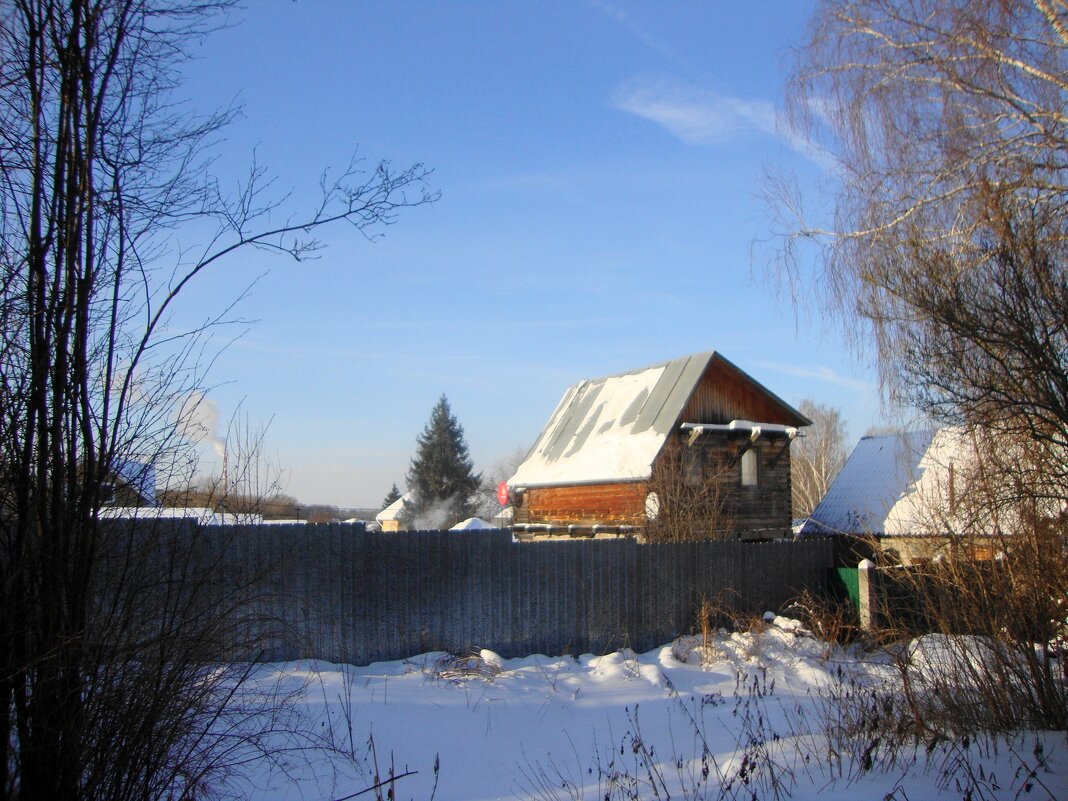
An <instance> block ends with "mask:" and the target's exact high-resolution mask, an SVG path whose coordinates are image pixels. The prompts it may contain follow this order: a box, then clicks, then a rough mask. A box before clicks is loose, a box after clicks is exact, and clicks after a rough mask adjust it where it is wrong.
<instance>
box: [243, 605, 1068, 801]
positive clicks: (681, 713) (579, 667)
mask: <svg viewBox="0 0 1068 801" xmlns="http://www.w3.org/2000/svg"><path fill="white" fill-rule="evenodd" d="M698 645H699V641H698V640H697V639H696V638H689V639H684V640H680V641H678V642H676V643H674V644H672V645H667V646H664V647H663V648H660V649H657V650H654V651H650V652H649V653H646V654H638V655H636V654H633V653H631V652H629V651H621V652H617V653H611V654H607V655H604V656H591V655H583V656H580V657H578V658H577V659H576V658H572V657H569V656H568V657H545V656H530V657H526V658H522V659H508V660H504V659H501V658H500V657H498V656H497V655H495V654H493V653H491V652H488V651H483V652H482V654H481V658H479V659H469V660H459V659H450V658H448V656H447V655H443V654H440V653H437V654H433V653H432V654H425V655H422V656H419V657H416V658H413V659H408V660H404V661H399V662H388V663H378V664H373V665H370V666H367V667H352V666H342V665H333V664H327V663H321V662H316V663H310V662H292V663H286V664H278V665H268V666H264V667H263V668H261V669H260V671H259V673H258V674H257V680H258V681H260V682H262V683H263V684H264V685H265V686H267V685H274V684H278V685H280V686H282V687H288V688H293V687H300V688H301V692H300V694H299V698H300V700H299V702H298V703H299V706H300V708H301V711H302V712H303V713H304V714H305V715H306V722H308V723H311V724H312V726H313V727H314V728H316V729H317V730H318V731H320V732H332V733H333V736H334V739H335V742H336V743H337V744H338V745H339V746H341V748H342V749H343V750H349V751H351V752H352V753H353V754H354V755H355V756H357V757H358V758H359V760H360V762H361V763H362V767H360V768H358V769H355V768H353V767H352V765H348V766H347V765H346V764H345V762H344V760H342V759H340V758H339V757H337V756H335V757H329V756H327V755H325V754H315V755H311V756H308V757H306V758H301V759H298V760H291V761H289V762H287V763H286V764H285V765H281V766H278V765H276V766H274V767H273V768H269V767H268V766H266V765H265V764H263V763H258V765H257V766H256V767H249V768H245V769H244V770H245V777H244V779H243V781H242V782H241V783H240V785H239V792H240V793H241V794H242V795H249V796H250V797H253V798H256V799H261V800H262V801H268V800H269V799H270V800H274V799H279V800H281V799H286V800H287V801H288V800H290V799H308V800H309V801H310V799H340V798H344V797H346V796H350V795H351V794H353V793H356V792H358V791H359V790H361V789H364V788H366V787H368V786H369V785H370V784H371V783H372V781H373V780H372V774H373V770H372V769H371V767H370V766H371V765H372V764H373V762H374V761H377V764H378V768H379V772H380V774H381V775H383V776H384V775H385V774H386V773H387V771H388V769H389V765H390V764H391V762H392V765H393V770H394V772H395V773H396V774H402V773H407V772H410V771H415V772H416V773H414V774H413V775H409V776H406V777H405V778H403V779H400V780H399V781H397V783H396V790H395V792H396V798H398V799H407V798H412V799H429V798H431V797H432V794H433V797H434V798H437V799H441V801H454V800H455V799H464V800H465V801H477V800H478V799H511V798H535V799H543V800H545V801H548V800H549V799H590V800H591V801H600V800H601V799H606V798H609V799H634V798H642V799H647V798H668V797H670V798H685V799H693V798H707V799H750V798H757V799H788V798H792V799H796V800H797V801H809V800H810V799H816V798H820V799H827V798H842V799H853V798H858V799H889V800H890V801H924V799H936V798H946V799H963V798H969V799H975V800H976V801H978V799H1016V798H1035V799H1068V742H1066V740H1065V735H1064V734H1063V733H1043V734H1035V733H1028V734H1021V735H1020V736H1018V737H1017V738H1015V739H1014V740H1013V741H1011V742H1005V741H1000V742H996V743H994V742H988V741H980V742H974V741H968V743H967V745H965V744H964V743H960V742H957V743H953V742H948V741H943V742H938V743H933V744H932V747H931V748H930V750H927V749H925V748H920V749H919V750H918V752H917V751H916V750H915V749H911V748H910V749H905V750H899V751H897V752H896V753H893V754H891V753H888V752H887V751H886V749H885V747H884V745H883V743H878V744H875V745H873V744H872V738H871V737H870V736H869V737H867V738H865V737H863V736H861V737H857V738H854V739H850V738H844V737H836V736H832V737H831V738H828V737H827V736H825V732H826V731H827V730H828V729H827V721H828V719H829V718H828V715H829V714H831V713H829V712H828V711H827V710H828V708H829V707H828V706H827V704H826V702H825V701H824V700H823V699H824V698H825V697H826V695H827V693H829V692H837V693H840V694H846V695H847V696H850V697H854V698H857V699H861V701H863V699H864V698H866V697H867V696H866V695H865V693H866V692H867V691H868V688H873V687H874V688H880V687H886V686H889V685H890V683H891V682H893V680H894V679H893V671H892V670H891V669H890V667H889V666H888V665H887V664H886V662H885V661H881V660H879V659H876V658H873V657H871V656H870V655H867V656H865V655H863V654H861V653H860V652H859V651H858V652H856V653H850V652H845V651H842V650H840V649H833V648H829V647H828V646H827V645H826V644H825V643H822V642H820V641H818V640H815V639H813V638H811V637H809V636H806V635H805V633H804V632H803V630H801V628H800V625H799V624H798V623H797V622H796V621H793V620H789V619H786V618H781V617H778V618H775V619H774V620H773V621H770V620H769V622H768V624H767V625H766V626H763V627H759V626H758V627H757V629H756V630H754V631H750V632H748V633H745V634H726V633H721V634H720V635H719V636H718V637H717V638H715V640H714V641H713V642H712V644H711V646H710V647H709V648H708V649H707V650H706V651H705V652H704V656H703V657H702V651H701V649H700V648H698V647H697V646H698ZM702 662H703V664H702ZM856 707H857V708H863V703H862V702H861V703H858V704H857V705H856ZM350 724H351V729H350ZM370 740H373V744H374V751H373V753H372V752H371V751H370V748H369V741H370ZM435 765H438V766H439V769H438V770H437V771H436V772H435ZM383 794H384V791H383ZM373 797H374V796H373V794H370V793H369V794H366V795H362V796H359V798H373Z"/></svg>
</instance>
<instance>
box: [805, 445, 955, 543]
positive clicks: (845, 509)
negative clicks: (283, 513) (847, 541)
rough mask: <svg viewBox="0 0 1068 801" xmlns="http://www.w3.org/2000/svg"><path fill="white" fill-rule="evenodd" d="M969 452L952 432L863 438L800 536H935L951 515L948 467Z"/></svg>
mask: <svg viewBox="0 0 1068 801" xmlns="http://www.w3.org/2000/svg"><path fill="white" fill-rule="evenodd" d="M967 448H968V445H967V444H966V443H965V442H964V440H963V439H962V436H961V432H960V431H959V430H958V429H953V428H947V429H941V430H938V431H908V432H903V433H900V434H890V435H887V436H882V437H863V438H861V440H860V442H858V443H857V446H856V447H855V448H854V449H853V452H852V453H851V454H850V455H849V459H848V460H847V461H846V463H845V465H844V466H843V467H842V470H841V472H840V473H839V474H838V477H837V478H835V480H834V482H833V483H832V484H831V487H830V489H828V490H827V494H826V495H825V496H824V497H823V500H821V501H820V502H819V505H817V506H816V508H815V510H813V512H812V516H811V517H810V519H809V520H808V522H806V523H805V525H804V526H803V528H802V529H801V533H802V534H826V533H842V532H848V533H852V534H892V535H902V534H919V533H930V531H931V527H932V525H934V526H937V525H939V524H940V522H943V521H944V520H945V517H946V513H947V512H948V499H947V497H946V493H947V483H948V474H949V467H950V466H951V465H953V464H954V463H957V464H960V463H962V462H963V461H964V460H965V459H966V458H967V453H968V451H967Z"/></svg>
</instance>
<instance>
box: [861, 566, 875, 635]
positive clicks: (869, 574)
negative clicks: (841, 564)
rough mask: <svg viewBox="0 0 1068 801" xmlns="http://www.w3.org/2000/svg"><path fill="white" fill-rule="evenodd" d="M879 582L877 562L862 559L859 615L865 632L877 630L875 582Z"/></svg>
mask: <svg viewBox="0 0 1068 801" xmlns="http://www.w3.org/2000/svg"><path fill="white" fill-rule="evenodd" d="M877 580H878V578H877V577H876V575H875V562H873V561H871V560H870V559H861V560H860V564H858V565H857V595H858V598H859V604H858V606H859V608H858V609H857V613H858V614H859V615H860V628H861V629H862V630H864V631H871V630H872V629H874V628H875V615H876V612H877V609H876V596H875V582H876V581H877Z"/></svg>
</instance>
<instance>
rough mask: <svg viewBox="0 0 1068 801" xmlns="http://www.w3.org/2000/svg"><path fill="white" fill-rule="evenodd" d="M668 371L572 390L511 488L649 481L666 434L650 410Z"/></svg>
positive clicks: (630, 375) (650, 371)
mask: <svg viewBox="0 0 1068 801" xmlns="http://www.w3.org/2000/svg"><path fill="white" fill-rule="evenodd" d="M666 372H668V371H666V365H660V366H655V367H649V368H646V370H643V371H640V372H638V373H627V374H624V375H619V376H609V377H607V378H599V379H593V380H586V381H580V382H579V383H577V384H575V386H574V387H570V388H568V390H567V392H565V393H564V397H563V398H562V399H561V402H560V404H557V406H556V410H555V411H554V412H553V414H552V417H551V418H550V419H549V422H548V424H547V425H546V427H545V430H543V431H541V435H540V436H539V437H538V440H537V442H535V444H534V447H533V449H531V452H530V453H529V454H528V455H527V459H525V460H524V461H523V462H522V465H520V466H519V468H518V469H517V470H516V473H515V475H513V476H512V478H511V480H508V484H509V486H522V487H530V486H537V485H545V484H554V483H570V482H592V481H627V480H642V478H647V477H648V476H649V475H650V472H651V466H653V461H654V460H655V459H656V456H657V454H658V453H660V447H661V446H662V445H663V443H664V433H663V431H660V430H657V426H655V422H656V417H655V414H654V413H650V412H654V411H655V410H653V409H651V408H650V409H649V410H648V411H647V410H646V406H649V405H650V403H649V402H650V400H651V399H653V398H654V396H659V395H660V394H662V393H658V392H657V390H658V387H659V384H660V383H661V381H662V379H664V375H665V373H666ZM665 383H666V382H665ZM684 403H685V402H684ZM672 424H674V420H672Z"/></svg>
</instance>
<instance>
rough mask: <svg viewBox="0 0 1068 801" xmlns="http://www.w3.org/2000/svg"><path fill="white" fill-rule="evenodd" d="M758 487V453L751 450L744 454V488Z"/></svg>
mask: <svg viewBox="0 0 1068 801" xmlns="http://www.w3.org/2000/svg"><path fill="white" fill-rule="evenodd" d="M756 485H757V452H756V451H755V450H753V449H752V448H750V449H749V450H747V451H746V452H745V453H743V454H742V486H743V487H755V486H756Z"/></svg>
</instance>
